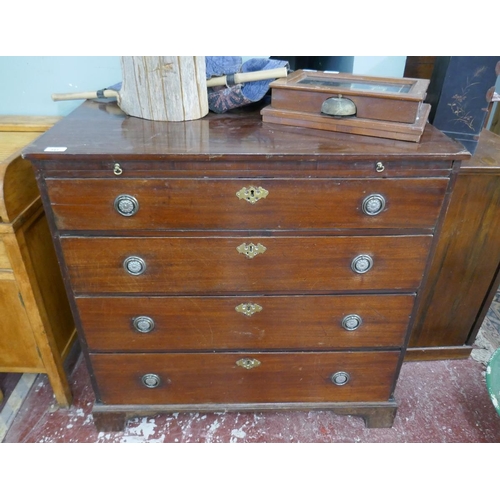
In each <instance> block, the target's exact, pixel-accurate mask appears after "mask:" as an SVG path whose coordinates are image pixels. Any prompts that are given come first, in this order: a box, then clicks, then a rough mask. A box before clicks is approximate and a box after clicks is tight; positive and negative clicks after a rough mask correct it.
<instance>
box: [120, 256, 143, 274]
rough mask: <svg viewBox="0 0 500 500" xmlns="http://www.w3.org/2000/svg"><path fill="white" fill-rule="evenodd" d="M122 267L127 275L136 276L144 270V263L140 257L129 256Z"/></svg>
mask: <svg viewBox="0 0 500 500" xmlns="http://www.w3.org/2000/svg"><path fill="white" fill-rule="evenodd" d="M123 267H124V268H125V270H126V271H127V273H129V274H131V275H132V276H138V275H139V274H142V273H143V272H144V271H145V270H146V263H145V262H144V260H143V259H141V258H140V257H136V256H131V257H127V258H126V259H125V260H124V261H123Z"/></svg>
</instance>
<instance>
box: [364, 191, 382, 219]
mask: <svg viewBox="0 0 500 500" xmlns="http://www.w3.org/2000/svg"><path fill="white" fill-rule="evenodd" d="M384 208H385V198H384V197H383V196H382V195H381V194H371V195H370V196H367V197H366V198H365V199H364V200H363V203H362V205H361V210H363V213H364V214H365V215H378V214H379V213H381V212H382V211H383V210H384Z"/></svg>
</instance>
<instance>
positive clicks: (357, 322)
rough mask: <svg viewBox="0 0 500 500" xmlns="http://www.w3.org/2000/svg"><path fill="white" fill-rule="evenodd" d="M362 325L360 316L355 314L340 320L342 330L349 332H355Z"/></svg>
mask: <svg viewBox="0 0 500 500" xmlns="http://www.w3.org/2000/svg"><path fill="white" fill-rule="evenodd" d="M362 323H363V320H362V319H361V316H358V315H357V314H348V315H347V316H345V317H344V319H343V320H342V326H343V328H344V329H345V330H347V331H349V332H352V331H354V330H357V329H358V328H359V327H360V326H361V324H362Z"/></svg>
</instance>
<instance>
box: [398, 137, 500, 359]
mask: <svg viewBox="0 0 500 500" xmlns="http://www.w3.org/2000/svg"><path fill="white" fill-rule="evenodd" d="M499 200H500V136H498V135H496V134H494V133H492V132H490V131H488V130H483V131H482V132H481V135H480V138H479V142H478V147H477V149H476V152H475V153H474V155H473V156H472V158H471V159H470V160H466V161H464V162H463V163H462V166H461V168H460V172H459V175H458V178H457V182H456V185H455V188H454V191H453V195H452V198H451V202H450V207H449V209H448V212H447V214H446V218H445V220H444V224H443V229H442V232H441V237H440V239H439V242H438V246H437V249H436V254H435V256H434V259H433V261H432V264H431V268H430V273H429V280H428V282H427V285H426V287H425V289H424V290H423V297H422V301H421V303H420V308H419V311H418V313H417V317H416V321H415V324H414V327H413V331H412V334H411V338H410V343H409V349H408V351H407V354H406V360H433V359H446V358H465V357H468V356H469V354H470V352H471V350H472V344H473V343H474V340H475V338H476V335H477V332H478V330H479V328H480V327H481V324H482V322H483V320H484V318H485V316H486V313H487V312H488V308H489V307H490V305H491V302H492V300H493V297H494V294H495V292H496V291H497V289H498V287H499V285H500V273H499V269H500V201H499Z"/></svg>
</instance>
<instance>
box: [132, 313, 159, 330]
mask: <svg viewBox="0 0 500 500" xmlns="http://www.w3.org/2000/svg"><path fill="white" fill-rule="evenodd" d="M132 324H133V325H134V328H135V329H136V330H137V331H138V332H139V333H149V332H152V331H153V330H154V328H155V322H154V321H153V319H152V318H150V317H149V316H137V318H134V321H133V322H132Z"/></svg>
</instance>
